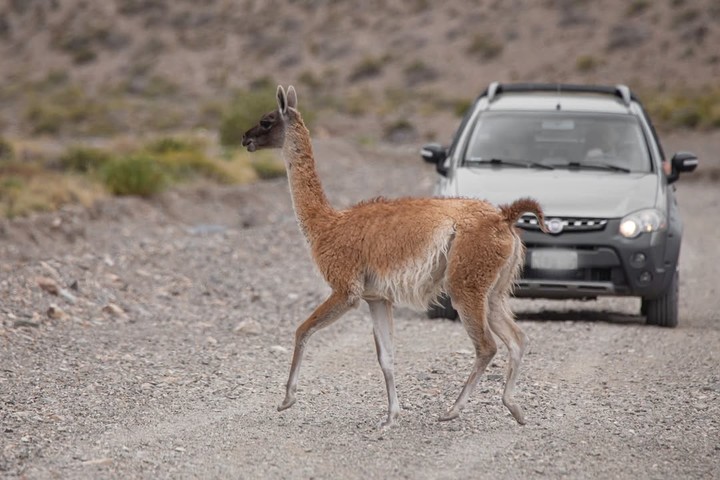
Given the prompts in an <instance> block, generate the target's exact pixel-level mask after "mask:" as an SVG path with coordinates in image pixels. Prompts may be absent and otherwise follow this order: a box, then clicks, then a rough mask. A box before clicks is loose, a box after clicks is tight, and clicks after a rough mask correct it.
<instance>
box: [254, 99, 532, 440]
mask: <svg viewBox="0 0 720 480" xmlns="http://www.w3.org/2000/svg"><path fill="white" fill-rule="evenodd" d="M242 144H243V145H244V146H246V147H247V149H248V151H250V152H254V151H256V150H260V149H267V148H279V149H282V154H283V158H284V162H285V167H286V170H287V177H288V182H289V186H290V194H291V197H292V203H293V208H294V210H295V214H296V216H297V220H298V224H299V226H300V230H301V232H302V234H303V235H304V236H305V239H306V240H307V242H308V244H309V247H310V252H311V255H312V259H313V260H314V262H315V264H316V265H317V267H318V269H319V270H320V273H321V274H322V276H323V277H324V279H325V280H326V281H327V283H328V284H329V286H330V287H331V289H332V293H331V294H330V296H329V297H328V298H327V299H326V300H325V301H324V302H323V303H322V304H321V305H320V306H318V307H317V308H316V309H315V311H314V312H312V314H311V315H310V317H308V318H307V319H306V320H305V321H304V322H303V323H302V324H301V325H300V326H299V327H298V328H297V331H296V332H295V348H294V351H293V356H292V363H291V366H290V375H289V378H288V382H287V385H286V393H285V399H284V401H283V402H282V403H281V404H280V406H279V407H278V410H279V411H282V410H285V409H286V408H289V407H290V406H292V405H293V404H294V403H295V400H296V399H295V394H296V391H297V385H298V374H299V370H300V364H301V362H302V359H303V354H304V352H305V347H306V345H307V342H308V340H309V339H310V337H311V335H312V334H313V333H315V332H316V331H318V330H320V329H322V328H324V327H327V326H328V325H330V324H331V323H333V322H334V321H335V320H337V319H339V318H340V317H341V316H342V315H343V314H344V313H345V312H347V311H348V310H350V309H352V308H354V307H356V306H357V305H358V304H359V302H360V301H361V300H364V301H366V302H367V304H368V306H369V307H370V314H371V316H372V321H373V334H374V337H375V345H376V349H377V356H378V361H379V363H380V367H381V369H382V372H383V376H384V378H385V386H386V388H387V397H388V414H387V418H386V419H385V420H384V421H383V422H382V423H381V426H383V427H387V426H390V425H392V424H393V423H394V422H395V421H396V419H397V418H398V416H399V414H400V404H399V403H398V398H397V393H396V390H395V377H394V367H393V363H394V346H393V334H394V333H393V330H394V329H393V317H392V306H393V305H394V304H400V305H405V306H409V307H414V308H416V309H421V310H422V309H426V308H427V307H428V305H430V304H431V303H432V302H433V301H435V300H436V299H437V298H438V297H439V295H441V294H446V295H448V296H449V297H450V298H451V302H452V305H453V307H454V308H455V309H456V310H457V311H458V313H459V317H460V320H461V321H462V324H463V326H464V327H465V329H466V331H467V333H468V335H469V336H470V340H471V341H472V343H473V345H474V348H475V362H474V365H473V367H472V370H471V372H470V376H469V377H468V379H467V381H466V382H465V386H464V387H463V389H462V391H461V393H460V395H459V397H458V398H457V400H456V401H455V403H454V405H453V406H452V407H451V408H450V409H449V410H448V411H447V413H445V414H444V415H442V416H441V417H440V420H451V419H454V418H456V417H457V416H458V415H459V414H460V411H461V410H462V409H463V407H464V406H465V405H466V403H467V401H468V397H469V396H470V394H471V393H472V391H473V389H474V388H475V386H476V385H477V383H478V381H479V378H480V375H481V374H482V373H483V372H484V370H485V369H486V367H487V365H488V364H489V363H490V360H491V359H492V358H493V357H494V355H495V353H496V352H497V345H496V342H495V339H494V337H493V334H495V335H496V336H497V337H499V338H500V340H502V342H503V343H505V345H506V346H507V348H508V351H509V362H508V371H507V378H506V382H505V389H504V393H503V397H502V400H503V403H504V405H505V406H506V407H507V408H508V409H509V410H510V413H511V414H512V415H513V417H514V418H515V420H517V422H518V423H520V424H524V423H525V420H524V416H523V412H522V409H521V408H520V406H519V405H518V404H517V403H515V400H514V398H513V392H514V389H515V383H516V380H517V376H518V371H519V368H520V362H521V360H522V357H523V354H524V352H525V349H526V346H527V343H528V340H527V337H526V335H525V333H524V332H523V331H522V330H521V329H520V327H519V326H518V325H517V324H516V323H515V321H514V319H513V314H512V312H511V311H510V308H509V304H508V297H509V295H510V293H511V290H512V287H513V284H514V280H515V279H516V277H517V276H518V274H519V270H520V267H521V265H522V264H523V262H524V254H525V249H524V246H523V244H522V242H521V240H520V237H519V236H518V232H517V231H516V230H515V226H514V225H515V223H516V222H517V220H518V218H519V217H520V216H521V215H522V214H524V213H527V212H529V213H532V214H534V215H535V216H536V217H537V219H538V222H539V224H540V226H541V228H543V227H544V218H543V212H542V209H541V207H540V205H539V204H538V203H537V202H536V201H535V200H533V199H530V198H522V199H520V200H517V201H515V202H513V203H512V204H509V205H502V206H500V207H499V208H496V207H495V206H493V205H491V204H490V203H488V202H485V201H480V200H474V199H464V198H401V199H384V198H378V199H374V200H369V201H365V202H361V203H359V204H357V205H355V206H353V207H351V208H348V209H346V210H336V209H335V208H333V207H332V206H331V205H330V203H329V201H328V199H327V197H326V195H325V192H324V191H323V188H322V185H321V183H320V178H319V177H318V173H317V170H316V167H315V158H314V156H313V149H312V145H311V141H310V133H309V131H308V129H307V128H306V127H305V124H304V123H303V119H302V116H301V115H300V112H299V111H298V109H297V94H296V92H295V89H294V88H293V87H292V86H290V87H289V88H288V91H287V94H286V92H285V90H284V89H283V88H282V86H278V89H277V110H273V111H271V112H269V113H267V114H265V115H263V116H262V118H261V119H260V121H259V123H258V124H257V125H256V126H254V127H252V128H251V129H250V130H248V131H247V132H246V133H245V135H244V137H243V141H242Z"/></svg>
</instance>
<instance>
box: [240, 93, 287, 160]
mask: <svg viewBox="0 0 720 480" xmlns="http://www.w3.org/2000/svg"><path fill="white" fill-rule="evenodd" d="M277 102H278V108H277V110H274V111H272V112H269V113H266V114H265V115H263V116H262V118H261V119H260V122H258V124H257V125H255V126H254V127H252V128H251V129H250V130H248V131H247V132H245V135H243V140H242V144H243V146H244V147H247V149H248V152H254V151H255V150H259V149H263V148H282V146H283V143H284V142H285V125H286V123H287V121H288V115H289V114H290V112H289V109H290V108H296V107H297V94H296V93H295V89H294V88H293V87H292V86H291V87H289V88H288V92H287V95H286V94H285V90H284V89H283V88H282V87H280V86H278V89H277Z"/></svg>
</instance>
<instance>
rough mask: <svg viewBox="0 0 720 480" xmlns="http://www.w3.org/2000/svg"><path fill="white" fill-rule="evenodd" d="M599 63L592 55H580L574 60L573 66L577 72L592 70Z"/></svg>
mask: <svg viewBox="0 0 720 480" xmlns="http://www.w3.org/2000/svg"><path fill="white" fill-rule="evenodd" d="M599 65H600V61H599V60H598V59H597V58H595V57H593V56H592V55H581V56H579V57H578V58H577V60H575V68H576V69H577V71H578V72H583V73H587V72H592V71H594V70H595V69H596V68H597V67H598V66H599Z"/></svg>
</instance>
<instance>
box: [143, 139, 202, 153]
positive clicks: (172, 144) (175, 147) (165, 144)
mask: <svg viewBox="0 0 720 480" xmlns="http://www.w3.org/2000/svg"><path fill="white" fill-rule="evenodd" d="M145 148H146V150H147V151H148V152H152V153H161V154H162V153H170V152H196V151H198V150H199V145H197V144H196V143H195V142H192V141H190V140H187V139H183V138H177V137H163V138H159V139H157V140H155V141H153V142H151V143H149V144H148V145H147V146H146V147H145Z"/></svg>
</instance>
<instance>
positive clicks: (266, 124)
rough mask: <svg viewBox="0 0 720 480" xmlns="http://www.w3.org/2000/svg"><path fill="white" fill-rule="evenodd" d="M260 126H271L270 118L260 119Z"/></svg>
mask: <svg viewBox="0 0 720 480" xmlns="http://www.w3.org/2000/svg"><path fill="white" fill-rule="evenodd" d="M260 126H261V127H262V128H264V129H266V130H267V129H268V128H270V127H271V126H272V122H271V121H270V120H260Z"/></svg>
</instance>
